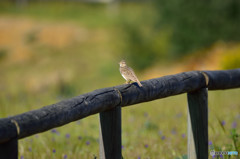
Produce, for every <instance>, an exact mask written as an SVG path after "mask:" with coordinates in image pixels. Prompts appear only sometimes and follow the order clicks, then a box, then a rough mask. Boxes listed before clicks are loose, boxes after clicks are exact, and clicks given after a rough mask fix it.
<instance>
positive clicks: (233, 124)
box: [232, 121, 237, 129]
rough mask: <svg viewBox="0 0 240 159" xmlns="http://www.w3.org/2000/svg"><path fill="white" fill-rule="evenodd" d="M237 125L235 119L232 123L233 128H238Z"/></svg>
mask: <svg viewBox="0 0 240 159" xmlns="http://www.w3.org/2000/svg"><path fill="white" fill-rule="evenodd" d="M236 127H237V122H236V121H234V122H233V123H232V128H233V129H236Z"/></svg>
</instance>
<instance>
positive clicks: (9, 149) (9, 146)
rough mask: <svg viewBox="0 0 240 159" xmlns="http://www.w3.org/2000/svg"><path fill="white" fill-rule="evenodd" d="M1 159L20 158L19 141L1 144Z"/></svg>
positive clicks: (14, 139)
mask: <svg viewBox="0 0 240 159" xmlns="http://www.w3.org/2000/svg"><path fill="white" fill-rule="evenodd" d="M0 158H1V159H5V158H6V159H17V158H18V139H17V137H16V138H13V139H11V140H9V141H7V142H5V143H2V144H0Z"/></svg>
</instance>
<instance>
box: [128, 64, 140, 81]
mask: <svg viewBox="0 0 240 159" xmlns="http://www.w3.org/2000/svg"><path fill="white" fill-rule="evenodd" d="M128 74H129V79H130V80H131V81H133V82H137V81H138V78H137V76H136V74H135V73H134V71H133V69H132V68H131V67H129V69H128Z"/></svg>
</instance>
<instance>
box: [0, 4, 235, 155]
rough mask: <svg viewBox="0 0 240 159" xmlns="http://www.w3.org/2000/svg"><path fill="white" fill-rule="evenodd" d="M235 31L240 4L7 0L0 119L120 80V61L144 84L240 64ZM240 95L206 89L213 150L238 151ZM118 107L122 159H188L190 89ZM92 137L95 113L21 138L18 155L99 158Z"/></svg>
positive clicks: (0, 14)
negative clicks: (178, 74)
mask: <svg viewBox="0 0 240 159" xmlns="http://www.w3.org/2000/svg"><path fill="white" fill-rule="evenodd" d="M239 28H240V1H239V0H228V1H225V0H211V1H186V0H178V1H174V0H155V1H154V0H152V1H117V0H116V1H111V0H109V1H108V0H106V1H104V0H103V1H98V0H96V1H88V0H86V1H77V0H72V1H70V0H68V1H58V2H57V1H49V0H38V1H37V0H32V1H27V0H11V1H7V0H6V1H4V0H3V1H1V2H0V117H1V118H3V117H7V116H11V115H15V114H19V113H23V112H26V111H29V110H33V109H37V108H41V107H42V106H44V105H49V104H52V103H55V102H57V101H60V100H63V99H66V98H70V97H73V96H77V95H80V94H83V93H86V92H90V91H93V90H95V89H98V88H104V87H110V86H115V85H119V84H122V83H124V79H123V78H122V77H121V75H120V73H119V70H118V69H119V66H118V62H119V61H120V60H121V59H125V60H126V61H127V63H128V64H129V65H130V66H131V67H132V68H133V69H134V70H135V72H136V74H137V76H138V78H139V79H140V80H147V79H151V78H155V77H160V76H163V75H167V74H174V73H179V72H183V71H189V70H216V69H233V68H239V67H240V29H239ZM239 94H240V90H239V89H234V90H228V91H217V92H215V91H214V92H210V93H209V109H210V110H209V140H210V143H209V146H210V148H214V149H215V150H238V151H239V149H240V148H239V146H240V144H239V140H238V138H237V137H236V135H237V134H239V124H240V98H239ZM122 111H123V113H122V115H123V122H122V124H123V134H122V136H123V147H122V151H123V156H124V158H136V159H140V158H141V159H146V158H166V159H168V158H185V157H186V153H187V137H186V135H187V134H186V131H187V102H186V95H179V96H176V97H170V98H167V99H161V100H157V101H153V102H149V103H144V104H138V105H137V106H133V107H127V108H124V109H123V110H122ZM98 133H99V130H98V115H94V116H91V117H88V118H86V119H83V120H81V121H77V122H73V123H71V124H68V125H66V126H63V127H60V128H56V129H53V130H51V131H48V132H45V133H42V134H38V135H34V136H32V137H29V138H25V139H22V140H20V145H19V158H21V159H23V158H25V159H26V158H27V159H28V158H30V159H31V158H42V159H44V158H56V159H58V158H59V159H60V158H64V159H67V158H68V159H75V158H76V159H77V158H94V156H97V157H98ZM239 152H240V151H239ZM160 156H161V157H160Z"/></svg>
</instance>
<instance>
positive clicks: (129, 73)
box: [119, 60, 142, 87]
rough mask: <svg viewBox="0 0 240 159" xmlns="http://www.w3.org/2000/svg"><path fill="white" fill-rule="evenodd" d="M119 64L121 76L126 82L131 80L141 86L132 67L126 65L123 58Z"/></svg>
mask: <svg viewBox="0 0 240 159" xmlns="http://www.w3.org/2000/svg"><path fill="white" fill-rule="evenodd" d="M119 64H120V68H119V70H120V73H121V75H122V76H123V78H124V79H125V80H126V83H127V84H128V83H130V82H131V81H133V82H137V84H138V86H139V87H142V84H141V83H140V82H139V80H138V78H137V76H136V75H135V73H134V71H133V69H132V68H131V67H128V66H127V64H126V62H125V61H124V60H122V61H120V62H119Z"/></svg>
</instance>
